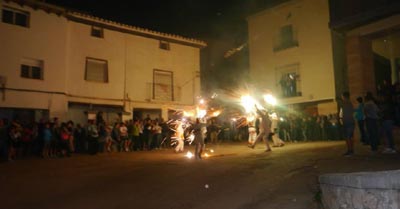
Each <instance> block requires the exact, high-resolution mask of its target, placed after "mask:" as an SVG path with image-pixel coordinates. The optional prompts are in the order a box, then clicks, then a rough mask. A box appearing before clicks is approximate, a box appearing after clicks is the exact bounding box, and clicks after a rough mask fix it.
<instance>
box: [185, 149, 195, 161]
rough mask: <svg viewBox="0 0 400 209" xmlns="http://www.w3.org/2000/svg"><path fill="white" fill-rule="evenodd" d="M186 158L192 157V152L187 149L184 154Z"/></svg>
mask: <svg viewBox="0 0 400 209" xmlns="http://www.w3.org/2000/svg"><path fill="white" fill-rule="evenodd" d="M185 156H186V157H187V158H189V159H192V158H193V153H192V152H190V151H188V152H187V153H186V155H185Z"/></svg>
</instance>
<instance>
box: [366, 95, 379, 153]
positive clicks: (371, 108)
mask: <svg viewBox="0 0 400 209" xmlns="http://www.w3.org/2000/svg"><path fill="white" fill-rule="evenodd" d="M378 113H379V108H378V106H377V105H376V103H375V102H374V98H373V97H372V95H371V94H367V96H365V105H364V114H365V123H366V126H367V132H368V136H369V143H370V145H371V150H372V152H377V151H378V142H379V138H378V119H379V116H378Z"/></svg>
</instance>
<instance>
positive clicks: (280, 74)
mask: <svg viewBox="0 0 400 209" xmlns="http://www.w3.org/2000/svg"><path fill="white" fill-rule="evenodd" d="M276 71H277V77H276V79H277V83H278V84H279V86H280V88H281V95H282V97H283V98H288V97H297V96H301V95H302V93H301V83H300V73H299V64H298V63H297V64H291V65H285V66H282V67H278V68H277V70H276Z"/></svg>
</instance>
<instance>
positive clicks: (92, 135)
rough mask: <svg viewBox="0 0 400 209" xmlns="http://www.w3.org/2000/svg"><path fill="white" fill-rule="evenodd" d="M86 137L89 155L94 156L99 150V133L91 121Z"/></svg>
mask: <svg viewBox="0 0 400 209" xmlns="http://www.w3.org/2000/svg"><path fill="white" fill-rule="evenodd" d="M88 137H89V140H88V152H89V154H90V155H95V154H97V152H98V150H99V143H98V138H99V131H98V130H97V126H96V124H95V123H94V121H93V120H90V121H89V126H88Z"/></svg>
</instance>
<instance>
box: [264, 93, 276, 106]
mask: <svg viewBox="0 0 400 209" xmlns="http://www.w3.org/2000/svg"><path fill="white" fill-rule="evenodd" d="M264 101H265V102H266V103H268V104H270V105H276V104H277V103H278V102H277V101H276V98H275V97H274V96H272V95H271V94H266V95H264Z"/></svg>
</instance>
